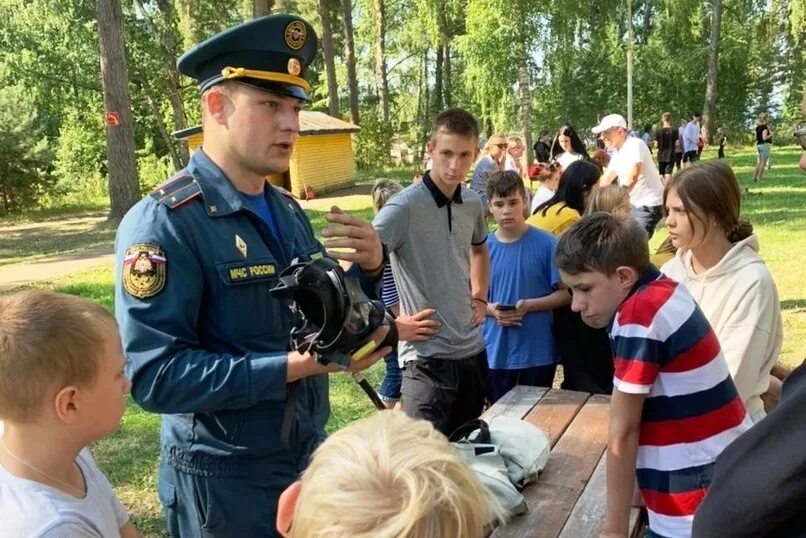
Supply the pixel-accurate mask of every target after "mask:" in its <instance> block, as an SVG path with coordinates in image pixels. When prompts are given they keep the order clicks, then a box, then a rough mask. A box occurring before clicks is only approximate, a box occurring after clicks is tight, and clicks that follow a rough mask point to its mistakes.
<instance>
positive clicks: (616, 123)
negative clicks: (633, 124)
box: [591, 114, 627, 134]
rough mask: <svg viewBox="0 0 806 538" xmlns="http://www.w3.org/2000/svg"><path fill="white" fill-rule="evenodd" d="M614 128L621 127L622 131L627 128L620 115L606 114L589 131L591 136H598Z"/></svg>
mask: <svg viewBox="0 0 806 538" xmlns="http://www.w3.org/2000/svg"><path fill="white" fill-rule="evenodd" d="M615 127H621V128H622V129H626V128H627V121H626V120H625V119H624V116H622V115H621V114H608V115H607V116H605V117H604V118H602V121H600V122H599V125H597V126H596V127H594V128H593V129H591V131H593V134H599V133H602V132H604V131H607V130H608V129H613V128H615Z"/></svg>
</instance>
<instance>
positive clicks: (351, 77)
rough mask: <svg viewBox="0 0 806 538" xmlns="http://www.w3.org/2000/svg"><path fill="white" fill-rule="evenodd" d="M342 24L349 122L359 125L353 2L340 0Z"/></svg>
mask: <svg viewBox="0 0 806 538" xmlns="http://www.w3.org/2000/svg"><path fill="white" fill-rule="evenodd" d="M341 11H342V15H341V18H342V24H343V26H344V57H345V58H346V59H347V89H348V91H349V94H350V95H349V100H350V121H351V122H352V123H353V124H354V125H359V121H360V119H359V116H358V75H357V74H356V69H355V40H354V37H353V34H354V32H353V2H352V0H341Z"/></svg>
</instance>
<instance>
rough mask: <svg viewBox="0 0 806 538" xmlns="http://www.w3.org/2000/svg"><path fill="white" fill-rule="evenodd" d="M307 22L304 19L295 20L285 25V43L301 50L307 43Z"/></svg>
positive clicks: (291, 47) (289, 46)
mask: <svg viewBox="0 0 806 538" xmlns="http://www.w3.org/2000/svg"><path fill="white" fill-rule="evenodd" d="M306 32H307V31H306V30H305V24H304V23H303V22H302V21H293V22H290V23H288V26H286V27H285V44H286V45H288V48H290V49H292V50H299V49H301V48H302V46H303V45H304V44H305V34H306Z"/></svg>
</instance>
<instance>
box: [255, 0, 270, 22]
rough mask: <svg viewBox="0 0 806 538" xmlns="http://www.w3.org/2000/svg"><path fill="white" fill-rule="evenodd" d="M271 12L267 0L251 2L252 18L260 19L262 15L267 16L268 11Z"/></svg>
mask: <svg viewBox="0 0 806 538" xmlns="http://www.w3.org/2000/svg"><path fill="white" fill-rule="evenodd" d="M270 10H271V6H270V5H269V2H268V1H267V0H253V2H252V16H253V17H254V18H258V17H262V16H264V15H268V14H269V11H270Z"/></svg>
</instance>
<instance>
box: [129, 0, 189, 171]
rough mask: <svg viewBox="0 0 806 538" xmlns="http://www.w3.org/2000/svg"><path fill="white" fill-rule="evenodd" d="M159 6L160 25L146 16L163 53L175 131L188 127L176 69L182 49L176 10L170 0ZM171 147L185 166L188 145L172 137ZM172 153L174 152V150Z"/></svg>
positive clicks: (165, 79) (159, 3)
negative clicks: (178, 37)
mask: <svg viewBox="0 0 806 538" xmlns="http://www.w3.org/2000/svg"><path fill="white" fill-rule="evenodd" d="M135 5H136V6H137V7H138V8H139V9H140V11H141V12H142V13H145V10H144V9H143V6H142V5H141V2H140V0H135ZM157 7H158V9H159V13H160V16H161V18H162V20H161V23H160V24H159V25H157V24H154V23H153V22H152V20H151V19H150V18H148V17H147V16H146V17H144V18H145V20H146V22H147V24H148V26H149V28H150V29H151V32H152V33H153V34H154V39H156V40H157V41H158V43H159V44H160V47H159V49H160V52H161V53H162V65H163V69H164V70H165V75H164V77H163V84H164V86H165V91H166V93H167V98H168V102H169V103H170V104H171V111H172V112H173V127H174V130H175V131H181V130H182V129H185V128H187V114H186V112H185V102H184V100H183V98H182V84H181V81H180V80H179V71H177V70H176V58H178V57H179V55H180V53H181V51H180V50H179V45H178V43H177V42H176V36H175V34H174V33H173V32H172V31H171V29H172V28H174V21H175V19H176V12H175V10H174V7H173V5H172V4H171V2H170V0H157ZM171 147H172V148H175V150H176V152H177V153H178V155H179V159H180V162H181V166H179V168H182V167H184V166H185V165H186V164H187V162H188V159H189V155H188V150H187V147H186V146H185V144H177V143H176V141H175V140H173V139H171ZM171 153H172V154H173V151H172V152H171Z"/></svg>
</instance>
